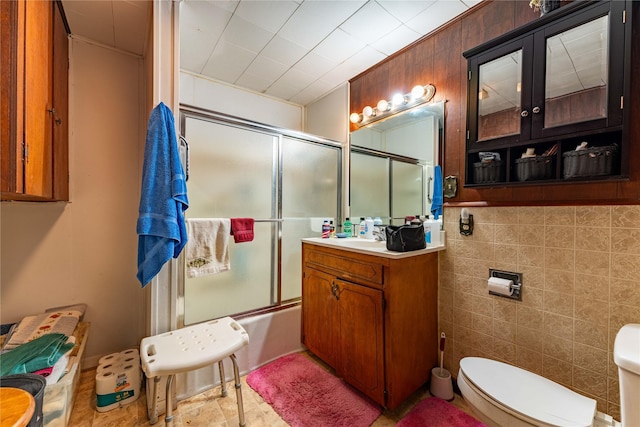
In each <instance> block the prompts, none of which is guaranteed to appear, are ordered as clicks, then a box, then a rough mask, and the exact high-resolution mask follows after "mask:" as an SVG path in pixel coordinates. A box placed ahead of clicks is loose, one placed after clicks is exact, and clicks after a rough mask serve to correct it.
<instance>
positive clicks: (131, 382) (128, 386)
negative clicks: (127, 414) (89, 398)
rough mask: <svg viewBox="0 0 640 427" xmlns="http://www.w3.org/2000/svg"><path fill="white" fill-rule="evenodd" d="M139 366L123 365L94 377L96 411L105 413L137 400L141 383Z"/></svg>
mask: <svg viewBox="0 0 640 427" xmlns="http://www.w3.org/2000/svg"><path fill="white" fill-rule="evenodd" d="M141 375H142V374H141V371H140V366H139V365H136V364H132V365H124V366H121V367H118V368H117V369H113V370H111V371H103V372H101V373H99V374H97V375H96V409H97V410H98V412H105V411H108V410H111V409H114V408H117V407H119V406H123V405H126V404H128V403H131V402H133V401H135V400H137V399H138V397H139V396H140V383H141V379H142V377H141Z"/></svg>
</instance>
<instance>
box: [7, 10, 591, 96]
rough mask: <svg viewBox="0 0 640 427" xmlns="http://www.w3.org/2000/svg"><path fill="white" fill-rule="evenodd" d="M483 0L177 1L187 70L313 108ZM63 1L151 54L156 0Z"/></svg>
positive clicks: (80, 18)
mask: <svg viewBox="0 0 640 427" xmlns="http://www.w3.org/2000/svg"><path fill="white" fill-rule="evenodd" d="M0 1H2V0H0ZM479 1H480V0H349V1H345V0H321V1H320V0H206V1H205V0H180V1H173V2H172V3H173V4H174V5H177V6H178V7H179V13H180V67H181V69H182V70H185V71H187V72H192V73H196V74H201V75H204V76H206V77H208V78H212V79H217V80H220V81H221V82H226V83H230V84H234V85H240V86H241V87H245V88H247V89H250V90H253V91H256V92H266V93H268V94H269V95H272V96H276V97H279V98H282V99H286V100H293V101H292V102H297V103H301V104H302V105H306V104H307V103H309V102H311V101H313V100H316V99H318V98H320V97H322V96H323V95H324V93H326V92H324V93H323V91H331V90H333V89H334V88H335V87H338V86H339V85H341V84H344V83H345V82H346V81H348V80H349V79H351V78H353V77H354V76H356V75H358V74H360V73H362V72H363V71H365V70H366V69H368V68H370V67H371V66H372V65H374V64H375V63H377V62H379V61H381V60H383V59H384V58H386V57H387V56H388V55H392V54H393V53H395V52H397V51H398V50H400V49H402V48H404V47H406V46H407V45H409V44H411V43H413V42H414V41H415V40H417V39H418V38H420V37H421V36H422V35H424V34H426V33H428V32H430V31H431V30H433V29H434V28H436V27H438V26H440V25H442V24H443V23H445V22H446V21H448V20H450V19H451V18H453V16H454V15H456V14H458V13H461V12H464V11H465V10H467V8H468V7H471V6H473V5H475V4H477V3H478V2H479ZM62 3H63V6H64V9H65V13H66V15H67V19H68V22H69V25H70V27H71V33H72V35H74V36H79V37H84V38H87V39H90V40H95V41H96V42H99V43H102V44H105V45H108V46H112V47H114V48H116V49H121V50H124V51H127V52H132V53H135V54H137V55H144V54H145V52H144V49H145V47H146V46H147V44H146V38H147V37H149V28H150V26H151V25H152V19H151V18H152V15H151V5H152V1H151V0H62ZM575 43H578V42H575ZM590 44H593V42H590ZM584 62H585V63H586V64H585V65H584V66H583V67H582V68H583V69H581V70H579V71H580V72H581V73H582V76H584V77H583V78H584V79H588V81H590V82H591V81H594V82H595V81H596V80H597V73H596V71H595V70H594V71H592V70H590V69H589V65H590V64H589V60H588V59H586V58H585V61H584ZM265 88H266V90H265Z"/></svg>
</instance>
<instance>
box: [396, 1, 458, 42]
mask: <svg viewBox="0 0 640 427" xmlns="http://www.w3.org/2000/svg"><path fill="white" fill-rule="evenodd" d="M467 9H468V7H467V6H466V5H465V4H464V3H462V2H461V1H458V0H438V1H437V2H436V3H434V4H433V5H432V6H431V7H429V8H427V9H425V10H424V11H422V12H421V13H420V14H418V15H417V16H416V17H415V18H413V19H411V20H409V21H408V22H407V23H406V24H407V27H409V28H411V29H412V30H414V31H416V32H418V33H420V34H423V35H424V34H427V33H429V32H431V31H433V30H435V29H436V28H438V27H439V26H440V25H442V24H444V23H445V22H448V21H449V20H451V19H452V18H454V17H455V16H457V15H459V14H461V13H462V12H464V11H466V10H467Z"/></svg>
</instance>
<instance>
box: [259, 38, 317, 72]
mask: <svg viewBox="0 0 640 427" xmlns="http://www.w3.org/2000/svg"><path fill="white" fill-rule="evenodd" d="M305 53H307V49H305V48H303V47H302V46H299V45H297V44H295V43H293V42H291V41H289V40H285V39H283V38H282V37H280V36H277V35H276V36H275V37H274V38H272V39H271V41H269V43H268V44H267V45H266V46H265V48H264V49H263V50H262V52H260V54H261V55H264V56H266V57H268V58H271V59H273V60H274V61H277V62H279V63H281V64H284V65H287V66H289V67H290V66H292V65H293V64H295V63H296V62H298V61H299V60H300V58H302V57H303V56H304V55H305Z"/></svg>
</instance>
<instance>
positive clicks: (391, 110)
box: [349, 84, 436, 126]
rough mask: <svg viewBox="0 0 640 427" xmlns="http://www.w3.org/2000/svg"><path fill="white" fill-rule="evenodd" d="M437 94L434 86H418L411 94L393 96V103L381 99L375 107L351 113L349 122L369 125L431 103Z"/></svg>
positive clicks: (367, 107)
mask: <svg viewBox="0 0 640 427" xmlns="http://www.w3.org/2000/svg"><path fill="white" fill-rule="evenodd" d="M435 94H436V87H435V86H434V85H432V84H428V85H426V86H421V85H418V86H415V87H414V88H413V89H411V92H409V93H406V94H404V95H403V94H401V93H397V94H395V95H393V97H392V98H391V101H387V100H386V99H381V100H380V101H378V104H377V105H376V106H375V107H371V106H369V105H367V106H366V107H364V108H363V109H362V113H351V115H350V116H349V121H350V122H351V123H354V124H357V125H358V126H364V125H368V124H370V123H373V122H375V121H376V120H380V119H383V118H385V117H387V116H390V115H392V114H395V113H397V112H400V111H403V110H406V109H409V108H411V107H415V106H416V105H420V104H423V103H425V102H429V101H431V100H432V99H433V96H434V95H435Z"/></svg>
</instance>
